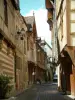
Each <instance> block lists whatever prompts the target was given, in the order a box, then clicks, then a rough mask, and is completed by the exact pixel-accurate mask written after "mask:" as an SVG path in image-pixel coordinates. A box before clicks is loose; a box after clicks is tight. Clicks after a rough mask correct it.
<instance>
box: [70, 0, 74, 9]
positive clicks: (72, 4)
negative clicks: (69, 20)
mask: <svg viewBox="0 0 75 100" xmlns="http://www.w3.org/2000/svg"><path fill="white" fill-rule="evenodd" d="M71 9H75V0H71Z"/></svg>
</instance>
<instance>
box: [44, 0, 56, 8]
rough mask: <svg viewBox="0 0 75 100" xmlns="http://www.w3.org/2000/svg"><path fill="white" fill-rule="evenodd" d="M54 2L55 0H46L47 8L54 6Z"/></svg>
mask: <svg viewBox="0 0 75 100" xmlns="http://www.w3.org/2000/svg"><path fill="white" fill-rule="evenodd" d="M53 2H54V0H45V5H46V9H47V10H49V9H51V8H54V5H53Z"/></svg>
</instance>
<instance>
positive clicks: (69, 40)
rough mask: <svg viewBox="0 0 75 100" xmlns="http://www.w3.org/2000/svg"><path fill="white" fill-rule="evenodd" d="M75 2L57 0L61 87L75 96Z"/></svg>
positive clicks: (72, 0)
mask: <svg viewBox="0 0 75 100" xmlns="http://www.w3.org/2000/svg"><path fill="white" fill-rule="evenodd" d="M74 4H75V1H74V0H59V2H58V1H57V0H56V14H57V31H58V40H59V47H60V54H59V61H60V64H61V78H60V79H61V88H62V89H64V87H65V90H66V91H67V92H70V93H71V94H72V95H73V96H75V87H74V84H75V80H74V78H75V75H74V71H75V70H74V68H75V63H74V62H75V58H74V53H75V47H74V46H75V44H74V38H75V36H74V33H75V29H74V25H75V19H74V17H75V7H74ZM64 58H65V59H66V60H65V59H64ZM63 62H64V63H63ZM63 77H64V78H65V79H66V81H65V80H64V79H63ZM62 82H65V84H64V85H63V84H62Z"/></svg>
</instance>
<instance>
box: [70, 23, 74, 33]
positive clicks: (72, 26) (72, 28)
mask: <svg viewBox="0 0 75 100" xmlns="http://www.w3.org/2000/svg"><path fill="white" fill-rule="evenodd" d="M71 32H75V23H71Z"/></svg>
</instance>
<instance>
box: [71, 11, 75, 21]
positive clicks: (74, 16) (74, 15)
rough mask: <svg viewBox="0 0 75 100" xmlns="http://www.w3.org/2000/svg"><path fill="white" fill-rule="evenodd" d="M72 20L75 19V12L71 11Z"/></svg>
mask: <svg viewBox="0 0 75 100" xmlns="http://www.w3.org/2000/svg"><path fill="white" fill-rule="evenodd" d="M71 20H75V12H71Z"/></svg>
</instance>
